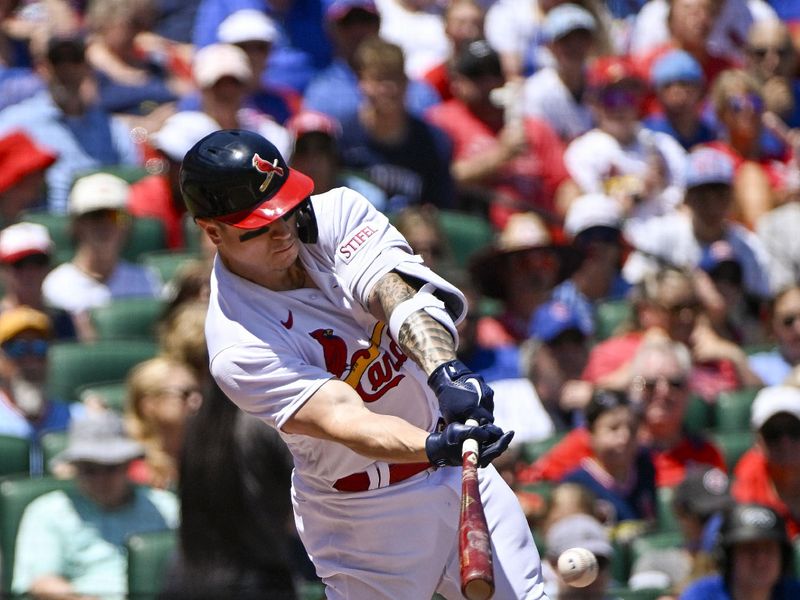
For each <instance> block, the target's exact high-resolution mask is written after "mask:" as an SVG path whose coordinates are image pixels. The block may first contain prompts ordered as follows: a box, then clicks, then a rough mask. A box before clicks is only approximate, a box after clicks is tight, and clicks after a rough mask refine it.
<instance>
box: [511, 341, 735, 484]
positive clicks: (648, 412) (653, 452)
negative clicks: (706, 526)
mask: <svg viewBox="0 0 800 600" xmlns="http://www.w3.org/2000/svg"><path fill="white" fill-rule="evenodd" d="M690 370H691V359H690V356H689V353H688V351H687V349H686V347H685V346H683V345H682V344H679V343H676V342H672V341H669V340H667V339H664V338H661V337H651V338H650V339H647V340H645V341H644V342H642V345H641V346H640V347H639V349H638V350H637V352H636V354H635V357H634V359H633V363H632V365H631V369H630V373H631V374H632V375H631V379H630V381H629V384H628V388H627V393H628V395H629V396H630V398H631V400H632V401H633V402H634V405H635V406H636V407H637V409H638V410H639V411H640V412H641V416H642V423H641V426H640V428H639V436H638V437H639V443H640V444H642V445H643V446H645V447H647V448H648V449H649V450H650V457H651V459H652V462H653V465H654V466H655V472H656V485H657V486H659V487H671V486H674V485H677V484H678V483H679V482H680V481H681V480H682V479H683V478H684V476H685V473H686V469H687V467H690V466H691V465H697V464H702V465H709V466H713V467H717V468H719V469H725V467H726V465H725V461H724V459H723V457H722V454H721V452H720V451H719V449H718V448H717V447H716V446H715V445H714V444H712V443H711V442H709V441H708V440H706V439H704V438H703V437H702V436H700V435H698V434H690V433H689V432H687V430H686V429H685V426H686V422H685V421H686V410H687V407H688V403H689V386H688V382H689V374H690ZM591 454H592V448H591V444H590V437H589V435H588V433H587V431H586V430H585V429H583V428H578V429H574V430H572V431H571V432H569V433H568V434H567V436H566V437H565V438H564V439H563V440H561V442H559V444H558V445H557V446H555V447H554V448H553V449H551V450H550V452H548V453H547V454H545V455H544V456H543V457H541V458H540V459H539V460H538V461H536V463H534V464H533V465H532V466H531V468H529V469H525V470H523V471H521V472H520V480H521V481H536V480H541V479H544V480H548V481H553V480H558V479H560V478H561V477H562V476H563V474H564V473H566V472H567V471H569V470H570V469H571V468H573V467H574V466H577V464H578V462H579V461H580V460H581V459H582V458H584V457H587V456H591Z"/></svg>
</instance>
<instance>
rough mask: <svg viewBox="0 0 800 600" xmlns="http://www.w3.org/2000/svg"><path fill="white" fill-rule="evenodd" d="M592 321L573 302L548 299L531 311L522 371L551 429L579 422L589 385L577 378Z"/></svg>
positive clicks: (581, 368) (588, 395)
mask: <svg viewBox="0 0 800 600" xmlns="http://www.w3.org/2000/svg"><path fill="white" fill-rule="evenodd" d="M592 329H593V326H592V322H591V320H590V318H587V315H586V314H585V313H583V312H581V311H580V310H577V308H576V306H575V305H573V304H568V303H565V302H562V301H559V300H551V301H549V302H546V303H545V304H542V305H541V306H540V307H539V308H537V309H536V311H535V312H534V313H533V317H532V318H531V323H530V329H529V334H530V339H529V340H528V341H527V342H525V344H524V345H523V347H522V348H523V350H522V363H523V374H524V375H525V376H526V377H527V378H528V380H529V381H530V382H531V384H532V385H533V387H534V390H535V392H536V395H537V396H538V398H539V399H540V402H541V403H542V404H543V405H544V407H545V409H546V410H547V412H548V414H549V415H550V418H551V419H552V421H553V423H554V425H555V429H556V430H558V431H565V430H568V429H570V428H572V427H574V426H576V425H579V424H582V422H583V417H582V416H583V409H584V408H585V407H586V405H587V404H588V402H589V400H590V399H591V396H592V386H591V384H589V383H586V382H585V381H581V380H580V376H581V373H582V372H583V369H584V368H585V367H586V361H587V359H588V358H589V348H590V343H591V334H592Z"/></svg>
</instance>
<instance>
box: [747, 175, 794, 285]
mask: <svg viewBox="0 0 800 600" xmlns="http://www.w3.org/2000/svg"><path fill="white" fill-rule="evenodd" d="M795 164H797V166H798V167H800V164H798V163H795ZM789 168H790V169H791V168H792V165H791V164H790V166H789ZM797 174H798V175H800V170H798V171H797ZM797 182H798V183H800V179H798V181H797ZM798 227H800V202H798V201H797V199H794V198H793V197H792V198H791V199H789V201H787V202H786V203H785V204H782V205H781V206H778V207H776V208H773V209H772V210H770V211H769V212H767V213H765V214H764V215H762V216H761V217H760V218H759V219H758V221H757V222H756V227H755V231H756V233H757V234H758V238H759V240H761V243H762V244H763V245H764V247H765V248H766V249H767V253H768V254H769V262H768V264H767V268H768V275H769V279H770V285H771V287H772V289H773V290H776V291H777V290H782V289H784V288H787V287H790V286H792V285H794V284H795V283H796V282H798V281H800V236H796V235H794V232H796V231H798Z"/></svg>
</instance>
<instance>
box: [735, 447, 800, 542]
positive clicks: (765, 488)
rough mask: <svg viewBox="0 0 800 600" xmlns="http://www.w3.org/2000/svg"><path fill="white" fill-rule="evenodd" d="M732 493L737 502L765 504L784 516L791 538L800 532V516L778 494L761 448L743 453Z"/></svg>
mask: <svg viewBox="0 0 800 600" xmlns="http://www.w3.org/2000/svg"><path fill="white" fill-rule="evenodd" d="M731 494H732V495H733V497H734V499H735V500H736V501H737V502H755V503H758V504H765V505H766V506H769V507H771V508H773V509H775V512H777V513H778V514H779V515H781V517H783V519H784V521H785V522H786V531H787V533H788V534H789V537H790V538H791V539H794V537H795V536H796V535H797V534H798V533H800V518H798V516H796V515H793V514H792V513H791V511H790V510H789V507H788V506H787V505H786V503H785V502H784V501H783V500H781V498H780V497H779V496H778V492H777V491H776V490H775V486H774V485H773V483H772V477H771V476H770V473H769V467H768V466H767V457H766V456H764V453H763V452H762V451H761V450H760V449H759V448H751V449H750V450H748V451H747V452H745V453H744V454H743V455H742V458H740V459H739V462H738V463H737V464H736V468H735V469H734V471H733V485H732V486H731Z"/></svg>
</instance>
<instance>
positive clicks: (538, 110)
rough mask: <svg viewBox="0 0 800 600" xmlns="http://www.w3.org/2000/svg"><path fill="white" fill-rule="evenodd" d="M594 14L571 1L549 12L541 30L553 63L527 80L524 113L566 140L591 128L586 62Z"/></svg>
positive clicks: (593, 35) (593, 29)
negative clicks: (538, 120) (587, 99)
mask: <svg viewBox="0 0 800 600" xmlns="http://www.w3.org/2000/svg"><path fill="white" fill-rule="evenodd" d="M596 31H597V22H596V21H595V19H594V17H593V16H592V14H591V13H590V12H589V11H588V10H586V9H584V8H582V7H580V6H578V5H576V4H571V3H566V4H561V5H559V6H556V7H555V8H553V9H552V10H551V11H550V12H548V13H547V17H546V18H545V20H544V24H543V26H542V32H543V34H544V37H545V38H546V39H547V43H548V48H549V49H550V52H551V54H552V55H553V59H554V64H553V65H547V66H544V67H542V68H541V69H539V70H538V71H536V72H535V73H534V74H533V75H531V76H530V77H528V78H527V79H526V81H525V88H524V92H523V93H524V99H523V101H522V102H523V104H524V111H525V113H527V114H529V115H532V116H534V117H538V118H540V119H544V120H545V121H547V122H548V123H549V124H550V126H551V127H552V128H553V129H554V130H555V131H556V133H558V135H559V136H560V137H561V139H562V140H563V141H564V142H565V143H569V142H571V141H572V140H573V139H575V138H576V137H578V136H579V135H582V134H584V133H586V132H587V131H589V130H590V129H591V128H592V125H593V119H592V113H591V111H590V110H589V106H588V104H587V103H586V98H585V97H586V63H587V60H588V59H589V56H590V54H591V50H592V46H593V44H594V41H595V32H596Z"/></svg>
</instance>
